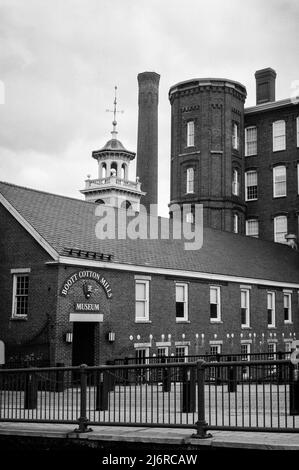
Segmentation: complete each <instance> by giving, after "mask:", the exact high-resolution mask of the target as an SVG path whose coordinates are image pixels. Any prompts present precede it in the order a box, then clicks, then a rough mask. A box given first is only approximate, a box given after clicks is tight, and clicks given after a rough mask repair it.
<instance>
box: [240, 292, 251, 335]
mask: <svg viewBox="0 0 299 470" xmlns="http://www.w3.org/2000/svg"><path fill="white" fill-rule="evenodd" d="M241 326H242V327H247V328H248V327H249V326H250V310H249V289H241Z"/></svg>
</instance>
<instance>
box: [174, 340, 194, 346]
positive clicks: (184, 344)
mask: <svg viewBox="0 0 299 470" xmlns="http://www.w3.org/2000/svg"><path fill="white" fill-rule="evenodd" d="M174 345H175V346H179V347H180V346H190V341H176V342H175V343H174Z"/></svg>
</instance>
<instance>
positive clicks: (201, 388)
mask: <svg viewBox="0 0 299 470" xmlns="http://www.w3.org/2000/svg"><path fill="white" fill-rule="evenodd" d="M196 368H197V406H198V416H197V418H198V419H197V422H196V423H195V425H196V433H195V434H192V436H191V437H194V438H196V439H206V438H208V437H212V434H210V433H207V428H208V423H207V422H206V420H205V362H204V361H198V362H197V367H196Z"/></svg>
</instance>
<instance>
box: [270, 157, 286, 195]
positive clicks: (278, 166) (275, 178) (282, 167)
mask: <svg viewBox="0 0 299 470" xmlns="http://www.w3.org/2000/svg"><path fill="white" fill-rule="evenodd" d="M281 169H283V170H284V175H282V176H281V175H277V173H278V171H279V170H281ZM278 177H280V178H281V177H282V178H283V177H284V179H282V180H278V181H277V178H278ZM282 183H283V184H284V187H283V189H284V191H278V185H281V184H282ZM280 187H281V186H280ZM286 195H287V169H286V166H285V165H277V166H275V167H274V168H273V197H275V198H277V197H285V196H286Z"/></svg>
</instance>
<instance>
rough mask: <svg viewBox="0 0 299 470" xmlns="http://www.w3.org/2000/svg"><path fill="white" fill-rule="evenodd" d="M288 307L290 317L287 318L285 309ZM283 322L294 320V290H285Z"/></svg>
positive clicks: (288, 322) (287, 322)
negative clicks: (286, 301) (286, 300)
mask: <svg viewBox="0 0 299 470" xmlns="http://www.w3.org/2000/svg"><path fill="white" fill-rule="evenodd" d="M285 299H288V307H286V303H285ZM286 308H288V318H287V319H285V309H286ZM283 322H284V323H285V324H290V323H293V320H292V292H287V291H283Z"/></svg>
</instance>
